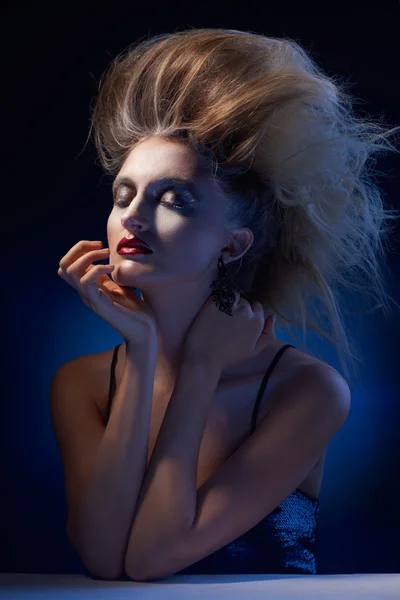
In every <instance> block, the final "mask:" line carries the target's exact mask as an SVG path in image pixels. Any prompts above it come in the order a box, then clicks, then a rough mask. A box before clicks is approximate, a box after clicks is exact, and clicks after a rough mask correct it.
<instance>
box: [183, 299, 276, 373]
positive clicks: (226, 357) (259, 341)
mask: <svg viewBox="0 0 400 600" xmlns="http://www.w3.org/2000/svg"><path fill="white" fill-rule="evenodd" d="M235 296H236V300H235V303H234V305H233V307H232V316H229V315H227V314H225V313H223V312H221V311H220V310H218V308H217V306H216V304H215V303H214V301H213V300H212V298H211V296H210V297H209V298H208V300H207V301H206V302H205V304H204V305H203V307H202V308H201V310H200V311H199V313H198V314H197V317H196V318H195V320H194V321H193V323H192V325H191V327H190V329H189V331H188V334H187V336H186V339H185V345H184V357H185V358H186V359H189V360H193V361H196V362H198V361H200V362H201V361H206V362H211V363H212V364H213V365H214V366H215V365H217V366H218V367H219V368H220V369H221V370H223V369H225V368H226V367H229V366H232V365H234V364H237V363H239V362H242V361H245V360H247V359H249V358H251V357H253V356H256V355H257V354H259V353H260V352H261V351H262V350H263V349H264V348H266V347H267V346H268V344H270V343H271V341H274V340H276V336H275V331H274V325H275V316H276V315H275V314H270V315H269V316H268V317H267V318H266V319H265V317H264V309H263V306H262V304H260V302H252V303H251V304H250V303H249V302H248V301H247V300H245V299H244V298H241V297H240V295H239V294H238V293H237V292H235Z"/></svg>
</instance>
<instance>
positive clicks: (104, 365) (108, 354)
mask: <svg viewBox="0 0 400 600" xmlns="http://www.w3.org/2000/svg"><path fill="white" fill-rule="evenodd" d="M113 352H114V347H112V348H110V349H108V350H104V351H103V352H95V353H89V354H83V355H82V356H78V357H76V358H73V359H72V360H70V361H68V362H67V363H65V364H64V365H63V368H64V369H68V370H69V372H70V373H71V374H72V375H74V374H76V375H77V376H79V379H80V381H81V382H82V385H84V386H85V388H86V389H87V392H88V394H87V397H88V398H89V399H91V400H92V401H93V402H95V403H96V404H97V407H98V409H99V411H100V413H101V414H103V412H104V408H105V407H104V403H105V394H106V392H107V389H108V383H109V378H110V368H111V362H112V355H113Z"/></svg>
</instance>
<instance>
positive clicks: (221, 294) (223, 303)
mask: <svg viewBox="0 0 400 600" xmlns="http://www.w3.org/2000/svg"><path fill="white" fill-rule="evenodd" d="M210 288H212V289H213V292H212V293H211V298H212V299H213V300H214V302H215V303H216V305H217V307H218V310H220V311H221V312H224V313H226V314H227V315H229V316H230V317H232V316H233V314H232V306H233V305H234V303H235V294H234V291H233V289H232V287H231V285H230V284H229V279H228V275H227V273H226V269H225V265H224V261H223V260H222V256H220V257H219V259H218V279H215V280H214V281H213V282H212V284H211V285H210Z"/></svg>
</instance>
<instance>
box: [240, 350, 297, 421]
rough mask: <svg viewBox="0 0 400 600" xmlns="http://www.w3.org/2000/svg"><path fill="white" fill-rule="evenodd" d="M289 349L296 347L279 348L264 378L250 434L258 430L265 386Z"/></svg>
mask: <svg viewBox="0 0 400 600" xmlns="http://www.w3.org/2000/svg"><path fill="white" fill-rule="evenodd" d="M288 348H295V346H293V345H292V344H285V345H284V346H282V347H281V348H279V350H278V352H277V353H276V354H275V356H274V358H273V359H272V361H271V364H270V365H269V367H268V369H267V371H266V373H265V375H264V378H263V380H262V382H261V385H260V389H259V390H258V395H257V398H256V402H255V405H254V409H253V415H252V417H251V430H250V433H253V432H254V431H255V429H256V421H257V413H258V409H259V407H260V403H261V398H262V396H263V393H264V390H265V386H266V385H267V382H268V379H269V378H270V376H271V373H272V371H273V370H274V368H275V366H276V365H277V364H278V361H279V359H280V358H281V356H282V354H283V353H284V352H285V350H287V349H288Z"/></svg>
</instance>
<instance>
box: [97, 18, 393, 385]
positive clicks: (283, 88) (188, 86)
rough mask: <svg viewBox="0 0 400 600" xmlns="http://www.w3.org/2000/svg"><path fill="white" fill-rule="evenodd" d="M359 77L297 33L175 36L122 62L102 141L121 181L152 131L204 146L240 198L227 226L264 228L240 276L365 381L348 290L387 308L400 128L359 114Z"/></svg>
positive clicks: (100, 118)
mask: <svg viewBox="0 0 400 600" xmlns="http://www.w3.org/2000/svg"><path fill="white" fill-rule="evenodd" d="M346 85H347V84H346V83H344V82H343V81H340V80H339V78H338V77H332V76H327V75H325V74H324V73H323V72H322V70H321V69H320V68H318V66H317V65H316V64H315V63H314V62H313V60H312V58H311V57H310V56H309V55H308V54H307V53H306V51H305V50H304V49H303V48H302V47H301V46H300V45H299V44H298V43H297V42H296V41H294V40H291V39H278V38H271V37H266V36H264V35H260V34H255V33H250V32H242V31H236V30H229V29H228V30H227V29H187V30H185V31H178V32H175V33H172V34H171V33H166V34H161V35H156V36H154V37H152V38H150V39H142V40H140V41H138V42H136V43H135V44H133V45H131V46H129V47H128V49H127V50H125V51H124V52H122V53H121V54H119V55H118V56H117V57H115V58H114V59H113V60H112V62H111V64H110V65H109V67H108V68H107V69H106V71H105V73H104V74H103V76H102V77H101V80H100V82H99V93H98V95H97V98H96V99H95V103H94V107H93V111H92V121H91V127H90V132H89V136H90V133H91V132H92V130H93V132H94V142H95V145H96V148H97V151H98V154H99V159H100V162H101V165H102V167H103V168H104V170H105V171H106V172H107V173H109V174H113V175H114V174H116V173H117V172H118V171H119V170H120V168H121V166H122V164H123V163H124V161H125V159H126V158H127V156H128V154H129V153H130V152H131V150H132V148H133V147H134V146H135V144H137V143H138V142H140V141H142V140H144V139H146V138H148V137H151V136H163V137H166V138H171V139H174V138H175V139H179V140H181V141H184V142H185V143H188V144H191V145H192V146H193V147H194V148H195V149H196V150H197V152H198V156H199V158H200V159H201V160H202V161H203V162H204V165H206V166H208V167H209V168H210V176H212V177H215V178H216V181H217V182H218V183H219V185H220V189H221V191H222V192H223V197H224V198H225V197H226V200H227V211H228V212H227V223H231V224H232V226H234V227H248V228H249V229H251V230H252V231H253V234H254V243H253V246H252V247H251V248H250V250H249V251H248V252H247V253H246V254H245V255H244V256H243V257H242V261H241V264H240V268H239V270H238V269H237V266H236V262H235V261H233V262H232V263H229V264H228V265H227V270H228V274H229V275H230V276H231V280H232V282H233V283H234V284H235V286H236V287H237V289H239V290H240V292H241V293H242V295H243V296H244V297H246V298H247V299H248V300H249V301H253V300H258V301H259V302H261V303H262V304H263V306H264V309H265V310H268V312H269V311H273V312H275V313H276V314H277V319H278V320H277V326H278V325H279V319H280V320H281V323H282V325H283V326H284V328H285V329H286V330H287V331H288V333H289V335H293V336H294V337H295V338H296V340H297V341H298V342H299V343H300V345H303V342H302V340H300V339H299V338H298V336H297V334H296V333H295V331H294V330H293V329H292V328H291V327H290V325H294V326H295V327H296V326H298V325H301V331H302V334H303V339H304V338H305V337H306V330H307V328H310V329H312V330H313V331H315V332H317V333H318V334H320V335H322V336H323V337H325V338H326V339H328V340H329V341H331V342H332V343H333V345H334V347H335V348H336V350H337V352H338V356H339V359H340V363H341V366H342V367H343V370H344V373H345V375H346V377H347V378H351V377H350V373H349V370H348V365H347V364H346V357H347V358H350V357H353V358H355V359H356V360H358V361H360V359H359V358H358V356H357V354H356V353H355V352H354V342H352V340H351V339H350V336H348V334H346V331H345V328H344V321H343V317H342V314H341V311H342V307H341V294H340V291H339V287H338V286H340V285H341V286H343V290H346V289H347V290H349V291H350V290H351V292H361V294H362V295H363V297H364V295H365V294H370V295H371V297H375V299H376V300H377V304H376V305H375V306H373V307H372V310H373V309H375V308H383V310H384V311H385V312H386V313H387V311H388V300H389V299H391V297H390V296H389V294H388V293H387V292H386V290H385V280H384V277H383V269H384V267H385V266H386V265H385V251H386V249H389V248H388V245H387V242H388V240H389V233H390V230H391V226H390V223H389V221H391V220H394V219H396V218H398V216H397V215H396V214H395V213H396V212H397V211H394V210H389V209H387V208H385V207H384V205H383V201H382V192H381V191H380V189H379V187H378V185H377V183H376V182H375V180H374V175H375V173H376V170H375V169H374V166H375V162H374V157H375V156H376V155H377V153H380V152H382V151H384V150H392V151H395V152H398V150H397V149H396V148H395V147H394V146H393V145H392V144H390V142H389V141H388V139H387V138H388V137H389V136H390V135H391V134H392V133H394V132H396V131H397V130H398V129H400V127H395V128H392V129H388V128H387V127H385V126H384V125H382V124H381V123H382V121H381V122H380V123H377V122H374V121H372V120H371V118H370V117H369V120H368V119H366V118H361V117H356V116H355V114H354V112H353V108H352V99H351V96H350V94H349V93H348V92H347V91H346ZM385 245H386V248H385ZM231 271H235V273H234V274H233V273H231ZM312 305H314V306H312ZM396 305H397V303H396ZM345 312H346V314H363V313H348V312H347V311H345ZM365 312H367V311H365ZM316 353H317V354H318V351H316ZM360 362H362V361H360Z"/></svg>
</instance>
